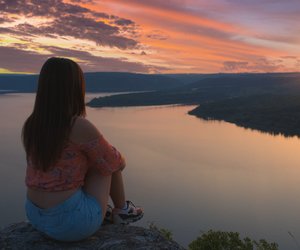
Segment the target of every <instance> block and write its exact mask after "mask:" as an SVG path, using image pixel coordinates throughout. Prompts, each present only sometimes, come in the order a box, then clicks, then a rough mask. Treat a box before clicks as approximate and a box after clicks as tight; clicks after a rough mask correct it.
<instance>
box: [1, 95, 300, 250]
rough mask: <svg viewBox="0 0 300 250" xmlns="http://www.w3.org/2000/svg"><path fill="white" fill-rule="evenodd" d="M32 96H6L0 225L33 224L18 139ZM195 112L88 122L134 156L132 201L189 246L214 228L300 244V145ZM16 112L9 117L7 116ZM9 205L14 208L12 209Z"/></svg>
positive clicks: (124, 111) (121, 114) (153, 112)
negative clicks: (26, 201)
mask: <svg viewBox="0 0 300 250" xmlns="http://www.w3.org/2000/svg"><path fill="white" fill-rule="evenodd" d="M32 103H33V95H30V94H25V95H21V96H14V97H11V98H2V97H0V115H1V117H2V120H3V122H2V123H1V130H0V136H1V150H0V154H1V162H0V164H1V165H0V166H1V168H0V173H1V174H0V178H1V181H0V185H1V186H0V188H1V189H0V196H1V199H2V201H3V202H1V204H0V211H1V212H2V216H1V217H0V225H5V224H8V223H11V222H15V221H19V220H23V219H24V218H25V215H24V212H23V209H22V202H23V200H24V184H23V178H24V167H25V165H24V162H25V157H24V153H23V150H22V147H21V144H20V141H19V136H20V128H21V126H22V123H23V121H24V119H25V117H27V115H28V114H29V112H30V111H31V108H32ZM191 109H192V107H186V106H178V107H163V108H161V107H145V108H142V107H138V108H134V107H133V108H117V109H115V108H104V109H96V108H88V109H87V113H88V118H89V119H90V120H91V121H93V122H94V123H95V124H96V125H97V127H98V128H99V129H100V130H101V132H102V133H103V134H104V135H105V136H106V137H107V139H108V140H109V141H111V142H112V143H113V144H114V145H115V146H116V147H117V148H118V149H119V150H120V151H121V152H123V154H124V155H125V156H126V159H127V169H126V171H125V172H124V174H125V181H126V186H127V195H128V198H130V199H132V200H134V201H135V202H136V203H138V204H141V205H143V206H144V207H145V210H146V215H145V218H144V220H143V221H141V222H139V224H140V225H143V226H145V225H146V224H147V222H152V221H154V222H155V223H157V224H158V225H159V226H162V227H165V228H168V229H170V230H171V231H172V232H173V234H174V238H175V239H176V240H177V241H178V242H180V243H181V244H183V245H187V244H188V243H189V242H190V241H191V240H193V239H195V238H196V237H197V235H198V234H199V233H200V231H206V230H208V229H216V230H227V231H239V232H240V233H241V235H242V236H245V235H248V236H250V237H253V238H255V239H259V238H265V239H267V240H268V241H276V242H278V243H279V244H280V247H281V249H296V247H295V246H294V243H293V240H292V239H291V237H290V236H289V235H288V231H291V232H292V233H293V235H294V236H295V237H296V238H297V239H300V228H299V225H300V222H299V216H298V212H299V211H300V202H299V199H297V196H298V194H299V191H300V187H299V184H298V183H299V179H300V170H299V167H298V166H299V165H300V157H299V156H298V155H299V154H298V153H297V152H299V150H300V140H299V139H297V138H284V137H282V136H271V135H268V134H262V133H259V132H257V131H250V130H245V129H243V128H239V127H236V126H235V125H233V124H229V123H225V122H207V121H204V120H200V119H198V118H195V117H193V116H189V115H187V114H186V113H187V111H189V110H191ZM8 110H9V112H8ZM8 208H9V209H8Z"/></svg>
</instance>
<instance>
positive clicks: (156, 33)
mask: <svg viewBox="0 0 300 250" xmlns="http://www.w3.org/2000/svg"><path fill="white" fill-rule="evenodd" d="M147 37H148V38H151V39H155V40H167V39H168V38H169V36H168V35H167V34H166V33H165V32H164V31H161V30H153V31H152V32H151V33H150V34H148V35H147Z"/></svg>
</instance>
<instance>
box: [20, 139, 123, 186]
mask: <svg viewBox="0 0 300 250" xmlns="http://www.w3.org/2000/svg"><path fill="white" fill-rule="evenodd" d="M124 167H125V160H124V158H123V157H122V155H121V154H120V152H119V151H118V150H117V149H116V148H114V147H113V146H112V145H110V144H109V143H108V142H107V141H106V140H105V138H104V137H103V136H102V135H101V136H100V137H99V138H97V139H94V140H91V141H89V142H86V143H74V142H69V143H68V144H67V145H66V147H65V148H64V149H63V152H62V155H61V157H60V159H59V160H58V162H57V163H56V164H55V166H53V167H51V168H50V169H49V170H48V171H47V172H43V171H42V170H38V169H35V168H34V166H33V164H32V162H31V161H30V159H29V160H28V162H27V170H26V179H25V183H26V186H27V187H29V188H33V189H38V190H43V191H50V192H51V191H63V190H69V189H75V188H78V187H81V186H83V185H84V178H85V175H86V173H87V171H88V170H89V169H90V168H96V169H97V170H98V171H99V173H100V174H101V175H111V174H112V173H113V172H115V171H117V170H120V169H123V168H124Z"/></svg>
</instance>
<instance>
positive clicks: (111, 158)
mask: <svg viewBox="0 0 300 250" xmlns="http://www.w3.org/2000/svg"><path fill="white" fill-rule="evenodd" d="M84 98H85V82H84V77H83V73H82V71H81V69H80V67H79V66H78V64H76V63H75V62H73V61H72V60H69V59H65V58H50V59H48V60H47V61H46V62H45V64H44V65H43V67H42V69H41V72H40V76H39V82H38V90H37V95H36V100H35V104H34V108H33V112H32V114H31V115H30V116H29V117H28V118H27V120H26V122H25V124H24V126H23V130H22V140H23V144H24V147H25V151H26V157H27V171H26V185H27V200H26V214H27V217H28V219H29V221H30V222H31V224H32V225H33V227H35V228H36V229H37V230H39V231H41V232H43V233H45V234H46V235H48V236H50V237H51V238H53V239H56V240H61V241H77V240H81V239H84V238H87V237H88V236H90V235H92V234H93V233H95V232H96V231H97V229H99V227H100V226H101V224H102V222H103V220H106V221H108V222H111V223H115V224H128V223H130V222H134V221H137V220H139V219H141V218H142V216H143V210H142V209H141V208H139V207H135V206H134V205H133V203H132V202H130V201H125V194H124V186H123V180H122V172H121V171H122V170H123V169H124V167H125V161H124V158H123V157H122V155H121V154H120V153H119V152H118V151H117V150H116V148H114V147H113V146H112V145H110V144H109V143H108V142H107V141H106V140H105V139H104V137H103V135H102V134H101V133H100V132H99V131H98V130H97V128H96V127H95V126H94V125H93V124H92V123H91V122H90V121H88V120H87V119H86V118H85V114H86V112H85V102H84ZM109 195H110V197H111V199H112V201H113V203H114V209H112V208H111V207H110V206H108V205H107V203H108V198H109Z"/></svg>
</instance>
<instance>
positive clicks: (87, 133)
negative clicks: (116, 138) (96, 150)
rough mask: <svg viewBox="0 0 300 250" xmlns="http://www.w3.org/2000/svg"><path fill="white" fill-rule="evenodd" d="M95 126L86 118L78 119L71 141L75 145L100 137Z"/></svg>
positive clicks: (72, 130) (73, 128) (72, 131)
mask: <svg viewBox="0 0 300 250" xmlns="http://www.w3.org/2000/svg"><path fill="white" fill-rule="evenodd" d="M100 136H101V134H100V132H99V130H98V129H97V128H96V127H95V125H94V124H93V123H92V122H90V121H89V120H88V119H86V118H84V117H77V118H76V120H75V122H74V124H73V127H72V129H71V134H70V140H71V141H73V142H75V143H85V142H89V141H91V140H93V139H96V138H98V137H100Z"/></svg>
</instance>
